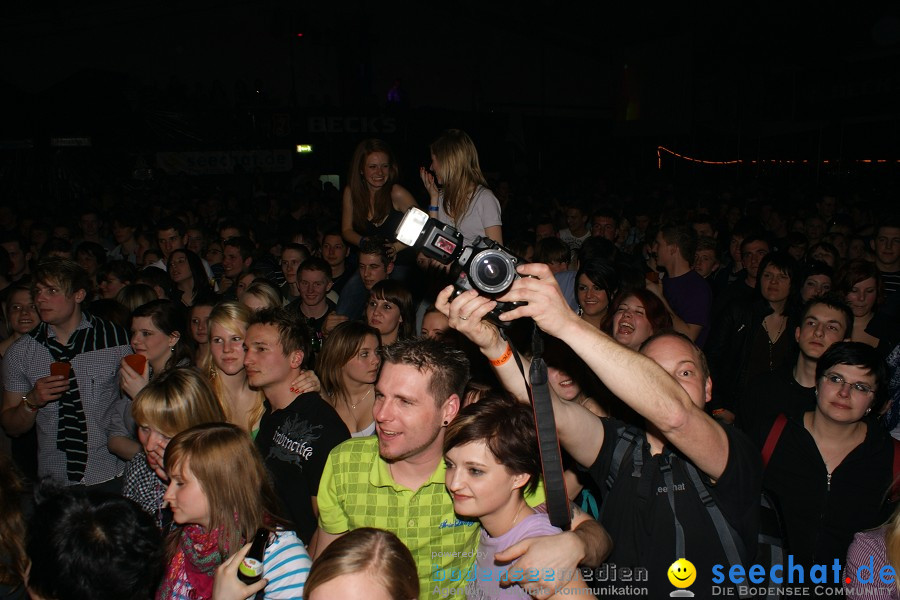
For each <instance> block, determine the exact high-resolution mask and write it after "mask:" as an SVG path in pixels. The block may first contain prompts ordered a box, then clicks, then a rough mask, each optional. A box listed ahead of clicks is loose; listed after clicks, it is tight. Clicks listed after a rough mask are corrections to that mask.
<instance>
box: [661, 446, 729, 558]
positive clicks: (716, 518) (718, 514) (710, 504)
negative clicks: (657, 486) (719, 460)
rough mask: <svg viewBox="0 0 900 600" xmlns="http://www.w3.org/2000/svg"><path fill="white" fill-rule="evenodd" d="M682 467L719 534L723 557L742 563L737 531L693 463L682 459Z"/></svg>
mask: <svg viewBox="0 0 900 600" xmlns="http://www.w3.org/2000/svg"><path fill="white" fill-rule="evenodd" d="M684 468H685V470H686V471H687V472H688V476H689V477H690V478H691V483H693V484H694V488H695V489H696V490H697V494H698V495H699V496H700V501H701V502H703V506H705V507H706V512H707V513H709V518H710V519H712V522H713V525H714V526H715V527H716V533H718V534H719V541H721V542H722V548H724V550H725V557H726V558H727V559H728V562H729V563H730V564H732V565H740V564H743V561H742V560H741V554H740V551H739V550H738V547H737V539H738V537H739V536H738V534H737V532H736V531H735V530H734V528H733V527H732V526H731V525H729V524H728V521H726V520H725V515H723V514H722V511H721V510H720V509H719V507H718V505H717V504H716V501H715V499H714V498H713V497H712V495H711V494H710V493H709V490H708V489H707V488H706V486H705V485H704V484H703V481H702V480H701V479H700V473H698V472H697V468H696V467H695V466H694V465H693V463H691V462H689V461H684ZM667 483H668V482H667Z"/></svg>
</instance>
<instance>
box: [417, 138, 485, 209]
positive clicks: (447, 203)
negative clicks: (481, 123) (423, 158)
mask: <svg viewBox="0 0 900 600" xmlns="http://www.w3.org/2000/svg"><path fill="white" fill-rule="evenodd" d="M430 149H431V153H432V154H433V155H434V157H435V158H436V159H437V160H438V163H439V165H440V171H441V172H440V173H438V174H437V175H438V177H439V178H440V180H441V182H442V183H443V195H444V212H446V213H447V214H448V215H449V216H450V217H451V218H453V219H454V220H455V221H456V222H459V221H460V220H462V218H463V217H464V216H465V215H466V213H467V212H468V211H469V204H470V203H471V201H472V197H473V196H474V195H475V190H476V189H477V188H478V186H479V185H483V186H485V187H487V181H486V180H485V178H484V174H483V173H482V172H481V165H480V164H479V163H478V150H476V149H475V143H474V142H472V138H470V137H469V135H468V134H467V133H466V132H465V131H462V130H461V129H448V130H447V131H445V132H444V133H442V134H441V137H439V138H438V139H436V140H435V141H434V142H432V143H431V147H430Z"/></svg>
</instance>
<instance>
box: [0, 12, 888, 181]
mask: <svg viewBox="0 0 900 600" xmlns="http://www.w3.org/2000/svg"><path fill="white" fill-rule="evenodd" d="M608 4H611V3H600V2H598V3H583V2H577V3H576V2H547V1H543V0H542V1H539V2H528V3H513V2H491V1H485V0H482V1H480V2H475V1H469V0H464V1H460V2H447V3H427V4H425V5H423V4H421V3H406V2H398V3H374V2H340V1H338V2H324V1H322V2H303V1H293V2H287V1H282V0H258V1H253V2H249V1H238V0H232V1H220V2H211V1H197V2H174V1H169V0H163V1H153V2H150V1H144V0H137V1H130V2H110V1H106V0H89V1H80V2H76V3H72V4H71V5H67V6H64V5H60V4H56V3H47V2H26V3H17V4H16V5H12V3H4V6H3V8H2V9H0V13H2V14H0V98H2V100H0V114H2V120H0V169H2V171H0V193H3V194H5V195H6V196H7V197H9V196H20V195H21V194H22V193H26V191H27V190H29V189H32V188H33V187H34V186H35V185H38V183H37V182H40V181H43V180H44V179H46V177H47V175H48V174H53V173H57V175H54V176H58V172H59V171H60V170H61V169H62V170H68V171H71V172H81V171H84V170H88V169H94V170H101V171H103V175H98V177H100V178H102V177H104V176H106V177H109V176H111V174H116V175H119V176H122V177H128V176H130V175H131V174H132V173H133V172H134V171H135V170H139V169H141V168H143V167H145V166H147V167H151V168H152V167H154V166H155V156H156V153H157V152H172V151H175V152H178V151H197V150H247V149H279V148H281V149H291V150H292V149H293V148H294V147H295V145H296V144H298V143H310V144H312V145H313V147H314V152H313V153H312V154H309V155H294V157H293V167H294V170H311V171H317V172H321V173H334V174H339V175H341V176H343V173H344V171H345V169H346V164H347V161H348V159H349V156H350V153H351V151H352V148H353V146H354V145H355V144H356V143H357V142H358V141H359V140H360V139H362V138H364V137H370V136H372V137H381V138H384V139H386V140H388V141H389V142H390V143H391V144H392V145H393V146H394V148H395V149H396V151H397V152H398V154H399V155H400V163H401V168H402V170H403V174H404V179H405V180H406V181H409V178H410V177H414V176H415V168H416V167H417V166H418V165H420V164H427V161H428V151H427V145H428V142H430V141H431V140H432V139H434V138H435V137H436V136H437V135H438V134H439V132H440V131H441V130H442V129H444V128H447V127H459V128H463V129H465V130H467V131H468V132H469V133H470V134H471V135H472V137H473V138H474V140H475V142H476V145H477V146H478V148H479V152H480V154H481V159H482V166H483V167H484V169H485V170H486V171H487V172H489V173H491V174H493V177H494V179H495V180H496V179H497V178H501V179H502V178H511V179H515V180H519V181H527V182H529V185H531V186H534V188H535V189H536V190H540V191H541V193H544V194H553V193H557V192H559V191H560V190H563V189H567V190H572V189H578V188H579V187H583V186H590V185H596V181H597V180H598V179H603V180H614V179H615V180H622V181H626V182H640V181H647V180H648V179H651V178H659V177H664V178H668V179H671V180H674V181H677V180H687V181H696V180H697V179H698V178H701V179H704V180H707V179H722V180H728V181H739V182H746V181H753V180H755V181H762V180H765V181H774V182H781V183H785V182H786V183H788V184H790V185H794V184H804V185H806V184H821V183H833V182H838V183H849V184H851V185H852V184H854V183H858V182H865V183H866V184H867V185H870V186H871V185H873V184H872V183H871V182H878V183H877V184H875V185H878V186H890V185H892V183H893V181H894V178H895V177H896V173H897V172H898V170H900V164H898V163H897V160H898V159H900V152H898V148H900V108H898V107H900V103H898V99H900V60H898V59H900V7H898V4H897V3H892V5H891V6H886V5H885V4H881V3H853V4H851V3H817V4H812V3H794V2H784V3H778V4H767V3H715V4H713V3H705V4H700V3H687V4H685V3H664V4H659V5H657V4H648V3H631V5H630V6H616V7H610V6H608ZM298 33H302V34H303V35H302V37H301V36H298V35H297V34H298ZM398 80H399V88H400V90H401V93H400V99H399V101H388V93H389V91H390V90H391V88H392V87H393V86H394V85H395V82H397V81H398ZM60 137H67V138H89V139H90V147H76V148H68V147H65V148H60V147H59V146H57V145H53V144H52V143H51V140H52V139H54V138H60ZM659 145H662V146H664V147H666V148H669V149H671V150H673V151H675V152H678V153H680V154H682V155H686V156H689V157H696V158H700V159H704V160H710V161H726V160H740V161H742V162H741V163H739V164H737V165H733V166H724V165H702V164H699V163H694V162H690V161H687V160H682V159H676V158H674V157H673V156H672V155H670V154H668V153H666V152H662V153H661V155H660V156H661V159H660V160H659V162H658V159H657V146H659ZM863 159H870V160H871V159H875V160H885V161H887V162H885V163H881V164H878V163H876V164H872V163H865V162H861V161H862V160H863ZM804 160H805V161H807V162H806V163H803V162H796V163H792V162H788V161H804ZM753 161H756V162H753ZM772 161H781V162H772ZM826 161H827V162H826ZM660 167H661V168H660ZM41 185H44V184H41Z"/></svg>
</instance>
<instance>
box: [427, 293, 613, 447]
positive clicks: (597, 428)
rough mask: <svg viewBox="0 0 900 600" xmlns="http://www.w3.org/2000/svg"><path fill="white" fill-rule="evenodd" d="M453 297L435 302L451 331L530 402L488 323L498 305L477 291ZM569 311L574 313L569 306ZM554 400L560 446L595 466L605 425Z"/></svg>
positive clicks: (508, 387) (446, 295) (507, 351)
mask: <svg viewBox="0 0 900 600" xmlns="http://www.w3.org/2000/svg"><path fill="white" fill-rule="evenodd" d="M452 293H453V286H449V287H447V288H445V289H444V290H443V291H442V292H441V293H440V294H438V297H437V301H436V302H435V306H436V307H437V309H438V310H440V311H441V312H443V313H444V314H445V315H447V317H448V318H449V320H450V327H452V328H453V329H456V330H457V331H459V332H460V333H461V334H463V335H464V336H466V337H467V338H469V339H470V340H471V341H472V342H473V343H474V344H475V345H477V346H478V347H479V348H480V349H481V353H482V354H484V355H485V357H487V359H488V360H489V361H490V362H491V366H492V368H493V369H494V372H495V373H496V374H497V378H498V379H499V380H500V383H501V384H503V387H504V388H506V390H507V391H508V392H510V393H511V394H513V395H514V396H515V397H516V398H518V399H519V401H520V402H528V401H529V400H528V392H527V390H526V388H525V380H524V379H523V378H522V373H521V372H520V371H519V368H518V366H517V365H516V361H515V359H514V358H513V357H512V352H514V350H513V349H512V347H511V346H510V345H509V343H508V342H507V341H506V340H504V339H503V338H502V337H500V332H499V330H498V329H497V326H496V325H494V324H493V323H491V322H489V321H486V320H485V319H484V317H485V315H487V314H488V313H489V312H490V311H491V310H493V308H494V307H495V306H496V305H497V303H496V302H494V301H493V300H489V299H487V298H484V297H482V296H479V295H478V293H477V292H475V291H468V292H465V293H463V294H460V295H459V296H458V297H457V298H455V299H454V300H453V302H448V300H449V299H450V295H451V294H452ZM566 310H569V311H570V312H571V309H569V308H568V306H566ZM572 314H573V315H574V313H572ZM463 317H465V318H463ZM523 363H524V367H525V374H526V376H527V375H528V366H529V364H528V361H527V359H524V358H523ZM551 398H553V414H554V417H555V419H556V429H557V432H558V435H559V442H560V444H562V446H563V448H565V450H566V452H568V453H569V454H570V455H572V458H574V459H575V460H576V462H578V463H579V464H582V465H590V464H592V463H593V462H594V460H595V459H596V458H597V454H599V452H600V448H601V447H602V446H603V426H602V424H601V422H600V421H598V420H597V419H596V417H594V415H593V413H591V412H590V411H589V410H587V409H586V408H584V407H583V406H580V405H578V404H575V403H573V402H564V401H562V400H559V399H558V398H556V397H555V395H554V394H552V390H551Z"/></svg>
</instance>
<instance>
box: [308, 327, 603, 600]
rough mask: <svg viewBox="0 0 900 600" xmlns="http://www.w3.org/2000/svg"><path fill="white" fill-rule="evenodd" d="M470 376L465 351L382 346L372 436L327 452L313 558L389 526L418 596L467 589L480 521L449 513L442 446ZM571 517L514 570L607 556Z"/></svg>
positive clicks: (534, 544)
mask: <svg viewBox="0 0 900 600" xmlns="http://www.w3.org/2000/svg"><path fill="white" fill-rule="evenodd" d="M468 377H469V365H468V361H467V359H466V357H465V355H464V354H463V353H462V352H460V351H458V350H455V349H453V348H450V347H448V346H447V345H445V344H441V343H439V342H436V341H434V340H428V339H413V340H404V341H399V342H397V343H395V344H393V345H391V346H389V347H387V348H385V349H384V365H383V366H382V369H381V375H380V376H379V378H378V382H377V384H376V386H375V406H374V416H375V424H376V433H377V437H368V438H358V439H353V440H348V441H346V442H344V443H342V444H340V445H339V446H337V447H336V448H335V449H334V450H332V452H331V454H330V455H329V457H328V462H327V463H326V465H325V469H324V471H323V472H322V479H321V481H320V483H319V496H318V501H319V529H318V532H317V534H316V539H315V540H314V541H313V545H312V549H313V552H314V554H315V555H316V556H318V555H319V554H320V553H321V552H322V551H323V550H324V549H325V548H326V547H327V546H328V545H329V544H330V543H331V542H333V541H334V540H335V539H337V538H338V537H340V536H341V535H343V534H344V533H346V532H348V531H351V530H353V529H357V528H359V527H378V528H381V529H386V530H388V531H391V532H393V533H395V534H396V535H397V536H398V537H399V538H400V539H401V540H402V541H403V543H404V544H406V545H407V547H408V548H409V549H410V551H411V552H412V554H413V557H414V558H415V560H416V564H417V566H418V570H419V581H420V586H421V593H420V598H422V599H425V598H435V597H440V596H444V597H446V596H455V597H462V596H463V595H464V588H465V581H464V578H465V574H466V571H467V570H468V568H469V566H470V565H471V564H472V563H473V562H474V558H475V552H476V551H477V546H478V531H479V526H478V523H475V522H471V521H465V520H461V519H459V518H458V517H457V516H456V514H455V513H454V512H453V501H452V499H451V498H450V495H449V494H448V493H447V490H446V488H445V486H444V469H445V467H444V460H443V455H442V453H441V447H442V444H443V440H444V428H445V427H446V426H447V425H448V424H449V423H450V421H451V420H453V418H454V417H455V416H456V413H457V411H458V410H459V405H460V398H461V396H462V394H463V390H464V388H465V384H466V382H467V380H468ZM573 523H574V524H575V525H576V526H577V531H575V532H565V533H562V534H559V535H556V536H548V537H542V538H532V539H531V540H526V541H525V542H522V543H521V544H520V545H517V546H514V547H513V548H517V547H518V548H519V550H521V551H522V552H523V555H522V556H521V558H519V562H518V563H517V566H518V567H523V568H528V567H532V568H536V569H541V570H544V571H546V572H555V573H560V572H563V570H564V569H566V570H567V571H566V572H569V573H571V572H572V571H573V570H574V569H575V567H576V565H578V564H579V563H584V564H590V565H598V564H599V563H600V562H602V560H603V558H605V556H606V554H607V553H608V552H609V538H608V536H607V535H606V533H605V531H604V530H603V529H602V528H601V527H600V526H599V525H598V524H597V523H596V522H594V521H593V520H591V519H590V518H589V517H586V516H585V515H584V514H583V513H580V511H579V512H578V514H576V515H575V519H574V520H573ZM511 550H512V549H511ZM551 569H552V570H553V571H550V570H551ZM550 587H552V586H550Z"/></svg>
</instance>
